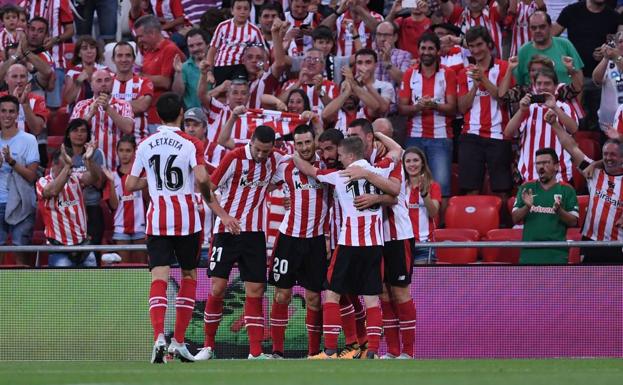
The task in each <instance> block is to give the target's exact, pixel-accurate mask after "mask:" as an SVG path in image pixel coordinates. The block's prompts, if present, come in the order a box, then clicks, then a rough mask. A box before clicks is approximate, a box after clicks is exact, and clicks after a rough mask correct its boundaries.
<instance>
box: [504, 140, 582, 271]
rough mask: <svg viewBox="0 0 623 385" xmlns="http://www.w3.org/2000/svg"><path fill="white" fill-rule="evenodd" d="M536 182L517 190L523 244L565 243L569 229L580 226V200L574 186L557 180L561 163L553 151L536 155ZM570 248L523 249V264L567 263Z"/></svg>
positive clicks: (515, 213)
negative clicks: (527, 242)
mask: <svg viewBox="0 0 623 385" xmlns="http://www.w3.org/2000/svg"><path fill="white" fill-rule="evenodd" d="M534 157H535V160H534V163H535V167H536V169H537V173H538V175H539V179H538V180H536V181H529V182H526V183H524V184H523V185H522V186H521V187H520V188H519V190H518V191H517V199H516V200H515V205H514V206H513V213H512V215H513V222H515V223H519V222H521V221H523V222H524V226H523V236H522V240H523V241H530V242H531V241H564V240H565V239H566V237H567V227H574V226H577V224H578V217H579V209H578V198H577V196H576V194H575V190H574V189H573V187H571V186H569V185H568V184H566V183H560V182H557V181H556V174H557V173H558V168H559V167H560V166H559V161H558V154H557V153H556V151H555V150H554V149H553V148H550V147H545V148H541V149H539V150H537V151H536V153H535V156H534ZM568 256H569V249H567V248H558V249H556V248H546V249H521V255H520V257H519V263H522V264H556V263H558V264H566V263H568Z"/></svg>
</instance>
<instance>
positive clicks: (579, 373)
mask: <svg viewBox="0 0 623 385" xmlns="http://www.w3.org/2000/svg"><path fill="white" fill-rule="evenodd" d="M622 379H623V361H622V360H597V359H586V360H462V361H450V360H435V361H380V360H379V361H322V362H318V361H315V362H310V361H306V360H282V361H281V360H280V361H246V360H215V361H210V362H201V363H193V364H182V363H179V362H173V363H169V364H167V365H151V364H149V363H142V362H117V361H111V362H75V361H70V362H50V361H40V362H35V361H30V362H0V385H5V384H6V385H9V384H10V385H22V384H23V385H38V384H45V385H56V384H59V385H60V384H93V385H95V384H101V385H104V384H106V385H108V384H110V385H124V384H137V385H139V384H153V385H157V384H167V385H168V384H183V385H194V384H201V385H208V384H227V385H232V384H249V385H264V384H267V385H285V384H297V385H305V384H310V385H324V384H340V385H342V384H343V385H348V384H357V385H365V384H373V385H395V384H417V385H424V384H439V385H450V384H452V385H471V384H478V385H487V384H501V385H515V384H517V385H519V384H521V385H526V384H527V385H538V384H544V385H552V384H553V385H558V384H564V385H573V384H578V385H580V384H581V385H586V384H590V385H602V384H617V385H620V384H621V383H622Z"/></svg>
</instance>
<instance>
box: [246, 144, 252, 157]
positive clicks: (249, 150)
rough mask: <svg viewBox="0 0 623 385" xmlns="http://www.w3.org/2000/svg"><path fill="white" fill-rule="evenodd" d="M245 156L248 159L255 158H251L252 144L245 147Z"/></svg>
mask: <svg viewBox="0 0 623 385" xmlns="http://www.w3.org/2000/svg"><path fill="white" fill-rule="evenodd" d="M244 156H246V157H247V159H253V156H251V143H250V142H249V143H247V144H245V145H244Z"/></svg>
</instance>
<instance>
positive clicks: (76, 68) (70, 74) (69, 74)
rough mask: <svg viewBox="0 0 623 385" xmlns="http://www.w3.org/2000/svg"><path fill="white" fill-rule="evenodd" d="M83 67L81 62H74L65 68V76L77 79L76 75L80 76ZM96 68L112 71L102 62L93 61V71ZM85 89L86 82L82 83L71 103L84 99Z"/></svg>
mask: <svg viewBox="0 0 623 385" xmlns="http://www.w3.org/2000/svg"><path fill="white" fill-rule="evenodd" d="M83 69H84V67H83V65H82V64H76V65H75V66H73V67H72V68H70V69H68V70H67V73H66V74H65V77H69V78H70V79H72V80H76V79H78V76H80V74H81V73H82V71H83ZM97 70H106V71H108V72H112V71H111V70H110V68H108V67H107V66H105V65H103V64H99V63H95V68H94V70H93V72H95V71H97ZM85 90H86V84H83V85H82V87H81V88H80V91H78V95H76V99H75V100H74V101H72V103H73V102H79V101H81V100H84V99H86V95H85Z"/></svg>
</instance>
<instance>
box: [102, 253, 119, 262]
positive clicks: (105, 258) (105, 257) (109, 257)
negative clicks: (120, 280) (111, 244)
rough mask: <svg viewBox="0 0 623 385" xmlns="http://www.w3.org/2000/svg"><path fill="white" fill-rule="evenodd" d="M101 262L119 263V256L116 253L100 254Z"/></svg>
mask: <svg viewBox="0 0 623 385" xmlns="http://www.w3.org/2000/svg"><path fill="white" fill-rule="evenodd" d="M102 262H104V263H119V262H121V256H120V255H119V254H117V253H106V254H102Z"/></svg>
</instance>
